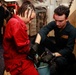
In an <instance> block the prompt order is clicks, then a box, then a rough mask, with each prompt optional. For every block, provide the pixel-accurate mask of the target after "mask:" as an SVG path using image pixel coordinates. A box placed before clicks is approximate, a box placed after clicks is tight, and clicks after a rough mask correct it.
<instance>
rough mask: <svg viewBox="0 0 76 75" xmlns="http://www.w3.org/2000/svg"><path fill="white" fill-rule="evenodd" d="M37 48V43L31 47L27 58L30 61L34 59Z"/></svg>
mask: <svg viewBox="0 0 76 75" xmlns="http://www.w3.org/2000/svg"><path fill="white" fill-rule="evenodd" d="M38 47H39V44H37V43H35V44H34V45H33V46H32V47H31V49H30V53H29V57H31V58H32V59H35V56H36V54H38Z"/></svg>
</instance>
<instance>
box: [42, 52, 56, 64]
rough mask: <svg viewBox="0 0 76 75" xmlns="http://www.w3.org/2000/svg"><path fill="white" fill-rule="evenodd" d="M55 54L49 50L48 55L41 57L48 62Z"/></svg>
mask: <svg viewBox="0 0 76 75" xmlns="http://www.w3.org/2000/svg"><path fill="white" fill-rule="evenodd" d="M54 57H55V56H54V55H53V54H52V53H51V52H47V53H46V55H44V56H43V57H42V58H41V59H42V61H43V62H46V63H48V62H49V61H50V60H52V59H53V58H54Z"/></svg>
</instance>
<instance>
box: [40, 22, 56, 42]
mask: <svg viewBox="0 0 76 75" xmlns="http://www.w3.org/2000/svg"><path fill="white" fill-rule="evenodd" d="M55 26H56V24H55V22H54V21H52V22H50V23H48V24H47V25H46V26H44V27H43V28H41V30H40V31H39V34H40V36H41V40H42V41H44V40H45V38H46V37H47V34H48V33H49V32H50V31H51V30H53V29H54V27H55Z"/></svg>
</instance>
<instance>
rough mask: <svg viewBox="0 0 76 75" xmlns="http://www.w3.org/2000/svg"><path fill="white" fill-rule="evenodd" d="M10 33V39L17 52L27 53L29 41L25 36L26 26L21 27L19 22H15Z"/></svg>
mask: <svg viewBox="0 0 76 75" xmlns="http://www.w3.org/2000/svg"><path fill="white" fill-rule="evenodd" d="M11 31H12V35H13V36H12V37H13V39H14V42H15V45H16V48H17V51H18V52H21V53H24V52H25V53H28V52H29V49H30V48H29V47H30V46H29V45H30V41H29V38H28V35H27V28H26V26H24V27H23V26H21V24H20V23H19V22H15V23H14V24H13V25H12V26H11Z"/></svg>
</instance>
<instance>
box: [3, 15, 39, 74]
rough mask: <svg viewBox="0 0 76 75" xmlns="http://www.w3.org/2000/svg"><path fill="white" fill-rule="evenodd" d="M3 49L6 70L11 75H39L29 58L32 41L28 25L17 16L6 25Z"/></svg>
mask: <svg viewBox="0 0 76 75" xmlns="http://www.w3.org/2000/svg"><path fill="white" fill-rule="evenodd" d="M3 48H4V61H5V68H6V70H7V71H10V73H11V75H38V72H37V70H36V69H35V67H34V63H33V62H32V61H31V60H29V59H28V58H27V56H28V53H29V50H30V40H29V37H28V34H27V27H26V24H25V23H24V22H23V21H22V20H21V19H20V18H19V17H18V16H17V15H14V16H13V18H11V19H10V20H9V21H8V23H7V25H6V30H5V34H4V39H3Z"/></svg>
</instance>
